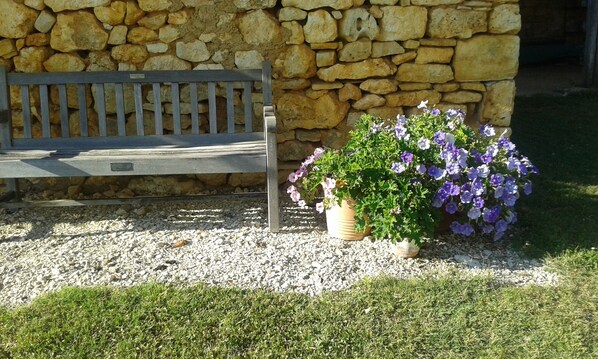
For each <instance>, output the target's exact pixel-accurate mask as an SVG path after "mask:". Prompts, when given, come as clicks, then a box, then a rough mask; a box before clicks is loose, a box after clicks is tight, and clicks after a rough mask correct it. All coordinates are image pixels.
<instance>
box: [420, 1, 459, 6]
mask: <svg viewBox="0 0 598 359" xmlns="http://www.w3.org/2000/svg"><path fill="white" fill-rule="evenodd" d="M462 2H463V0H411V5H420V6H438V5H454V4H460V3H462Z"/></svg>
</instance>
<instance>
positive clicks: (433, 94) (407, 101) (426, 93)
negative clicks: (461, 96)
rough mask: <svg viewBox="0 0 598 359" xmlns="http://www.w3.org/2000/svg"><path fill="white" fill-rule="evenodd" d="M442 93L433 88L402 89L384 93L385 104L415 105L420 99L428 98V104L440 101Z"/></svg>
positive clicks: (396, 105)
mask: <svg viewBox="0 0 598 359" xmlns="http://www.w3.org/2000/svg"><path fill="white" fill-rule="evenodd" d="M441 98H442V95H441V94H440V93H439V92H437V91H433V90H422V91H404V92H399V93H396V94H391V95H386V104H387V106H391V107H400V106H417V105H419V104H420V103H421V102H422V101H425V100H428V101H429V104H430V105H433V104H437V103H439V102H440V99H441Z"/></svg>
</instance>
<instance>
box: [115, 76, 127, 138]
mask: <svg viewBox="0 0 598 359" xmlns="http://www.w3.org/2000/svg"><path fill="white" fill-rule="evenodd" d="M114 92H115V95H116V121H117V123H118V135H119V136H126V135H127V133H126V131H127V129H126V124H125V95H124V90H123V84H122V83H116V84H114Z"/></svg>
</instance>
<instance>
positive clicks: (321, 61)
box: [316, 50, 336, 67]
mask: <svg viewBox="0 0 598 359" xmlns="http://www.w3.org/2000/svg"><path fill="white" fill-rule="evenodd" d="M335 63H336V51H333V50H323V51H318V52H317V53H316V65H317V66H318V67H327V66H332V65H334V64H335Z"/></svg>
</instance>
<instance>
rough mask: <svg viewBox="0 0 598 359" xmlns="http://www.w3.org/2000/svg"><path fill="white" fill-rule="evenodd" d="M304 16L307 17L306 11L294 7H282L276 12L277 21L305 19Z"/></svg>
mask: <svg viewBox="0 0 598 359" xmlns="http://www.w3.org/2000/svg"><path fill="white" fill-rule="evenodd" d="M305 18H307V11H304V10H301V9H298V8H296V7H284V8H282V9H280V11H279V12H278V20H279V21H296V20H305Z"/></svg>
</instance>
